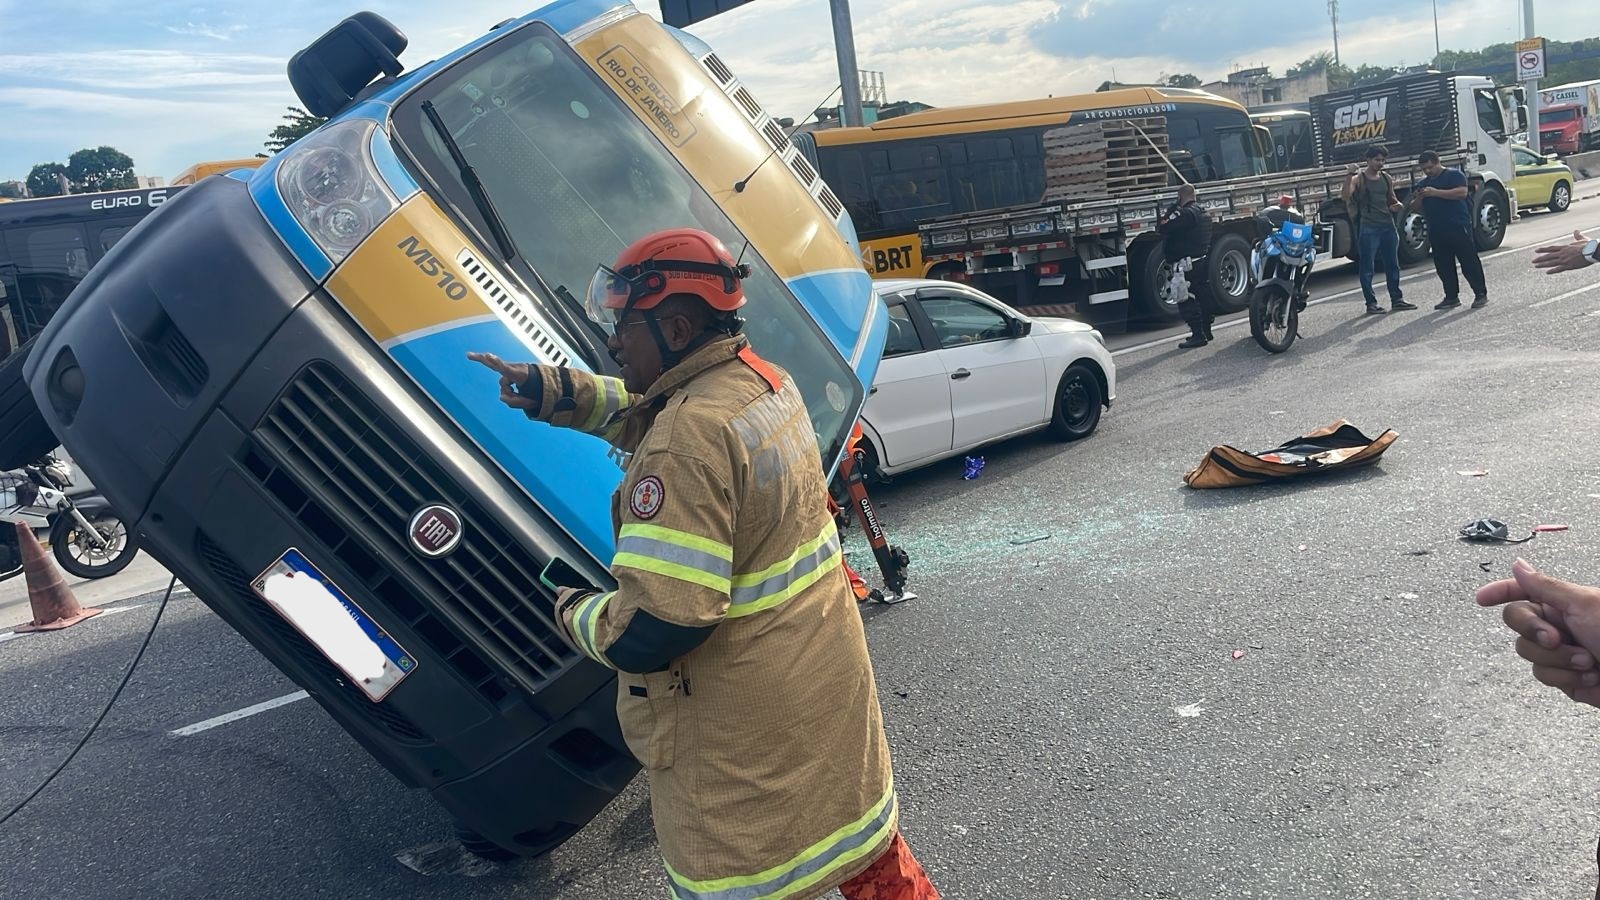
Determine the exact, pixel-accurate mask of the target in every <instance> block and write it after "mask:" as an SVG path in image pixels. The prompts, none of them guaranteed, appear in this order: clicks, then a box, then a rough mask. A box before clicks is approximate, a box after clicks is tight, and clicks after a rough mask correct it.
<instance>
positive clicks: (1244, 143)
mask: <svg viewBox="0 0 1600 900" xmlns="http://www.w3.org/2000/svg"><path fill="white" fill-rule="evenodd" d="M1147 116H1163V117H1165V119H1166V131H1167V142H1168V145H1169V147H1170V153H1169V156H1170V157H1171V160H1172V164H1173V165H1175V166H1177V167H1178V169H1180V170H1181V171H1182V172H1183V173H1184V179H1185V180H1187V181H1190V182H1195V183H1200V182H1206V181H1218V180H1222V179H1227V178H1238V177H1241V176H1246V175H1260V174H1265V173H1266V160H1265V158H1264V155H1263V152H1262V149H1261V145H1260V142H1259V138H1258V135H1257V132H1256V129H1254V128H1253V127H1252V123H1251V121H1250V116H1249V114H1248V113H1246V112H1245V109H1244V107H1242V106H1240V105H1239V104H1237V103H1234V102H1233V101H1231V100H1228V99H1225V98H1223V97H1219V96H1217V95H1215V94H1210V93H1207V92H1205V91H1198V90H1190V89H1185V88H1157V87H1145V88H1123V89H1120V90H1114V91H1102V92H1100V93H1094V94H1076V95H1072V96H1065V97H1050V98H1046V99H1043V100H1017V101H1011V102H1006V103H989V104H984V105H979V106H961V107H947V108H939V109H930V110H925V111H923V112H919V113H913V114H911V115H908V116H900V117H897V118H893V119H885V120H883V121H881V122H877V123H875V124H873V125H870V126H867V127H862V128H834V129H824V130H821V131H817V132H812V133H810V134H796V135H795V136H794V142H795V143H796V144H797V145H799V146H800V148H801V149H802V151H804V152H805V153H806V155H807V156H808V157H810V158H811V160H812V161H813V163H814V164H815V165H816V166H817V169H818V171H819V172H820V173H821V174H822V177H823V180H824V181H826V182H827V183H828V185H829V186H830V187H832V188H833V190H834V193H836V194H837V195H838V196H839V199H840V200H841V201H843V202H844V204H845V207H846V209H848V210H849V212H850V215H851V218H852V219H853V220H854V222H855V227H856V231H857V234H858V236H859V237H860V240H861V256H862V260H861V261H862V264H863V265H864V266H865V267H866V269H867V271H868V272H869V273H871V274H872V276H873V277H874V278H906V277H913V278H914V277H925V276H932V277H942V276H943V275H944V274H945V273H943V272H939V271H930V269H934V268H936V267H930V266H928V265H926V264H925V263H924V261H923V258H922V245H921V242H920V241H919V240H918V237H917V225H918V224H919V223H921V222H923V221H925V220H927V219H930V218H935V217H938V216H948V215H954V214H965V213H974V214H976V213H984V212H990V211H994V210H1000V209H1007V208H1009V207H1015V206H1026V205H1029V204H1034V203H1039V202H1041V201H1042V199H1043V198H1044V194H1045V151H1044V133H1045V132H1046V131H1047V130H1050V129H1053V128H1059V127H1061V126H1063V125H1075V124H1078V123H1083V122H1094V121H1104V120H1121V119H1126V118H1132V117H1147ZM1173 180H1174V181H1176V178H1175V177H1174V179H1173ZM948 265H949V264H946V266H948Z"/></svg>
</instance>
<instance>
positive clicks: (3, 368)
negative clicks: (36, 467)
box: [0, 339, 61, 470]
mask: <svg viewBox="0 0 1600 900" xmlns="http://www.w3.org/2000/svg"><path fill="white" fill-rule="evenodd" d="M35 340H36V339H35ZM33 344H34V341H33V340H29V341H28V342H27V343H25V344H23V345H22V346H21V347H18V348H17V349H16V350H14V351H12V353H11V355H10V356H8V357H6V358H5V361H4V362H0V470H10V469H16V468H20V467H22V466H25V465H27V464H28V463H31V462H33V461H34V460H36V459H38V458H39V457H41V456H44V455H45V454H46V453H49V452H50V451H51V450H54V449H55V448H56V447H57V446H59V445H60V444H61V442H60V441H58V440H56V436H55V435H54V434H53V433H51V431H50V426H49V425H47V424H45V420H44V415H43V414H42V413H40V412H39V407H38V406H37V405H36V404H35V403H34V402H33V392H32V391H30V390H28V382H27V381H26V380H24V379H23V377H22V365H23V363H26V362H27V361H28V354H29V353H30V352H32V350H33Z"/></svg>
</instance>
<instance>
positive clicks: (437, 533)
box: [408, 503, 462, 559]
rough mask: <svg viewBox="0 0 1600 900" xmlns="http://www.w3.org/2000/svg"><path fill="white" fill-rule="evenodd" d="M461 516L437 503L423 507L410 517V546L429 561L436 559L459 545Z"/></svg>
mask: <svg viewBox="0 0 1600 900" xmlns="http://www.w3.org/2000/svg"><path fill="white" fill-rule="evenodd" d="M461 531H462V528H461V514H460V513H458V512H456V511H455V510H453V509H451V508H450V507H448V506H444V505H442V504H439V503H435V504H433V505H431V506H424V507H423V508H421V509H419V510H417V514H416V515H414V516H412V517H411V528H410V529H409V531H408V536H409V537H410V539H411V546H412V547H414V548H416V551H417V552H418V553H421V554H422V555H423V556H426V557H428V558H429V559H437V558H439V557H441V556H444V555H445V554H447V553H449V552H450V551H451V550H454V549H455V548H456V545H457V544H459V543H461Z"/></svg>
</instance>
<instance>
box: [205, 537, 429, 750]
mask: <svg viewBox="0 0 1600 900" xmlns="http://www.w3.org/2000/svg"><path fill="white" fill-rule="evenodd" d="M194 543H195V553H196V554H197V555H198V556H199V557H200V559H201V560H202V561H204V562H205V564H206V568H208V569H210V570H211V574H212V576H213V577H215V578H216V579H217V580H218V581H220V582H222V584H223V586H224V587H226V588H227V589H228V590H229V591H230V592H232V593H233V595H234V598H235V599H236V600H237V601H238V603H239V605H240V606H243V607H244V608H245V609H247V610H249V611H250V612H252V613H254V614H255V617H256V620H257V621H258V622H259V623H260V624H261V625H263V626H265V627H266V630H267V631H270V632H272V635H273V637H274V638H276V639H277V641H278V643H279V644H281V645H282V646H284V647H287V648H289V649H290V650H292V651H293V652H294V654H295V656H297V657H299V658H300V661H301V662H302V663H304V664H305V665H306V667H307V668H309V669H310V670H311V671H312V672H315V673H316V674H317V675H318V677H319V678H320V679H321V680H322V681H323V682H324V683H325V684H326V685H328V686H330V687H331V688H332V689H333V696H334V697H335V698H337V699H338V700H339V701H341V702H342V704H343V705H344V706H346V707H348V708H349V709H350V710H351V711H352V712H355V713H357V714H359V715H361V716H363V717H365V718H368V719H372V720H374V721H376V722H377V723H378V724H380V725H382V726H383V727H384V728H387V729H388V730H389V733H390V734H393V735H394V736H395V737H397V738H399V739H400V740H402V741H405V742H407V743H413V744H421V743H426V742H427V735H424V734H423V733H422V732H421V731H420V730H419V729H418V728H417V726H416V725H414V724H412V722H411V720H410V719H408V718H406V717H405V716H403V715H401V714H400V713H398V712H395V711H394V710H393V709H392V708H390V707H389V706H386V705H385V704H383V703H373V702H372V701H371V700H370V699H368V698H367V695H366V694H363V693H362V692H361V689H360V688H358V687H356V686H355V685H353V684H351V683H350V682H349V681H348V680H347V679H346V678H345V677H344V674H343V673H342V672H340V671H339V670H338V669H337V668H336V667H335V666H334V665H333V663H331V662H329V661H328V658H327V657H326V656H323V655H322V653H321V652H320V651H318V650H317V648H316V647H313V646H312V645H311V642H310V641H308V640H306V638H305V636H304V635H302V634H301V633H300V632H299V631H297V630H295V627H294V626H293V625H290V624H289V623H288V621H287V620H285V619H284V617H283V616H280V615H278V612H277V611H276V610H274V609H273V608H272V607H270V606H268V605H267V603H266V601H264V600H262V599H261V598H260V597H259V596H257V595H256V592H255V591H253V590H251V589H250V576H248V575H246V574H245V573H244V570H243V569H241V568H239V564H238V563H236V562H234V561H233V557H231V556H229V555H228V553H227V551H225V550H223V549H222V548H221V547H220V546H218V545H217V543H216V542H215V541H213V540H211V539H210V538H208V537H206V536H205V535H204V534H203V533H202V534H198V535H196V536H195V542H194Z"/></svg>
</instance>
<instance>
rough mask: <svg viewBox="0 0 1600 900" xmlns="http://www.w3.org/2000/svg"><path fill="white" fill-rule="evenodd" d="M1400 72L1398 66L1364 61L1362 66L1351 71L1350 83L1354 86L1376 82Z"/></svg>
mask: <svg viewBox="0 0 1600 900" xmlns="http://www.w3.org/2000/svg"><path fill="white" fill-rule="evenodd" d="M1398 74H1400V68H1399V67H1398V66H1375V65H1372V64H1371V63H1362V64H1361V67H1360V68H1358V69H1356V70H1355V71H1354V72H1352V73H1351V75H1350V85H1351V86H1352V87H1360V86H1361V85H1364V84H1375V83H1377V82H1379V81H1383V80H1384V79H1386V78H1391V77H1393V76H1395V75H1398Z"/></svg>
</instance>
